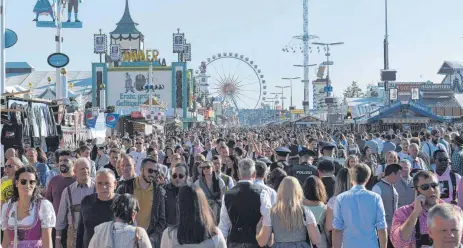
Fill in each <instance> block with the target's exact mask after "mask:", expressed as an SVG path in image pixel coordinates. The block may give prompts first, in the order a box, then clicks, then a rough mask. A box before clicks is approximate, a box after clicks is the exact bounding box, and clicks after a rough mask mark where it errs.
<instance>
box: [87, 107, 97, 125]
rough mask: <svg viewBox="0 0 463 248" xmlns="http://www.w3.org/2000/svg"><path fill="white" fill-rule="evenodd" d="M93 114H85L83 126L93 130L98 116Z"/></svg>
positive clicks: (88, 112)
mask: <svg viewBox="0 0 463 248" xmlns="http://www.w3.org/2000/svg"><path fill="white" fill-rule="evenodd" d="M93 113H94V112H93V111H86V112H85V126H87V127H88V128H95V126H96V119H97V118H98V114H97V115H94V114H93Z"/></svg>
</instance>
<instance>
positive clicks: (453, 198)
mask: <svg viewBox="0 0 463 248" xmlns="http://www.w3.org/2000/svg"><path fill="white" fill-rule="evenodd" d="M433 160H434V162H435V164H434V165H433V166H432V167H433V171H434V172H435V173H436V174H437V179H438V180H439V188H440V193H441V194H440V198H441V199H442V200H444V201H445V202H447V203H453V204H457V194H458V192H459V191H460V189H459V187H457V186H458V184H459V182H460V180H461V176H460V175H458V174H457V173H455V172H454V171H452V170H451V168H450V166H449V156H448V155H447V153H446V152H445V151H444V150H436V151H435V152H434V154H433Z"/></svg>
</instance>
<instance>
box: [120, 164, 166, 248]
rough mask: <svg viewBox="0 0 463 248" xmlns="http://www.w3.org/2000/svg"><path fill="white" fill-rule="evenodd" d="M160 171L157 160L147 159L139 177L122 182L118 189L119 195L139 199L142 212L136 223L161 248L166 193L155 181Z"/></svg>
mask: <svg viewBox="0 0 463 248" xmlns="http://www.w3.org/2000/svg"><path fill="white" fill-rule="evenodd" d="M159 169H160V167H159V165H158V164H157V161H156V160H154V159H152V158H145V159H143V160H142V161H141V166H140V173H139V174H138V177H136V178H132V179H129V180H125V181H124V182H121V185H120V186H119V187H118V188H117V193H118V194H131V195H133V196H134V197H135V198H137V200H138V202H139V204H140V211H139V212H138V214H137V219H136V223H137V226H139V227H142V228H144V229H145V230H146V232H147V233H148V236H149V237H150V241H151V244H152V246H153V247H159V244H160V242H161V235H162V232H163V231H164V229H165V228H166V212H165V194H166V191H165V190H164V189H163V188H162V187H161V186H160V185H158V184H156V180H155V179H156V178H157V177H158V176H159V173H160V171H159Z"/></svg>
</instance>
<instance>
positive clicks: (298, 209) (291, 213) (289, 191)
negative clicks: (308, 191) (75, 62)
mask: <svg viewBox="0 0 463 248" xmlns="http://www.w3.org/2000/svg"><path fill="white" fill-rule="evenodd" d="M277 195H278V200H277V203H276V204H275V206H274V207H273V208H272V213H273V214H275V215H277V216H279V218H280V221H281V225H282V226H283V227H284V228H286V229H287V230H289V231H293V230H297V229H299V228H301V227H303V226H304V222H303V218H304V214H303V212H302V211H303V205H302V200H303V197H304V193H303V191H302V188H301V185H300V184H299V181H298V180H297V179H296V178H295V177H291V176H288V177H285V178H284V179H283V181H282V182H281V184H280V187H279V188H278V194H277Z"/></svg>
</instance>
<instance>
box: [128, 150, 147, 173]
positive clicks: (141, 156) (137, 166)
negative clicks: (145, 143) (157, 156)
mask: <svg viewBox="0 0 463 248" xmlns="http://www.w3.org/2000/svg"><path fill="white" fill-rule="evenodd" d="M129 155H130V156H132V158H133V161H134V162H135V173H136V174H137V175H140V168H141V161H143V159H145V158H146V152H137V151H133V152H130V153H129Z"/></svg>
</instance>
